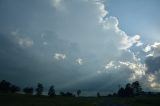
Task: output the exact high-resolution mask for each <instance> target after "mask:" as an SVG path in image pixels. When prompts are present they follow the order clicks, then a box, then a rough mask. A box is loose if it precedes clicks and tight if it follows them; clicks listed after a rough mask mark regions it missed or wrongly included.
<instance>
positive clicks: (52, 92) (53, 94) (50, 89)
mask: <svg viewBox="0 0 160 106" xmlns="http://www.w3.org/2000/svg"><path fill="white" fill-rule="evenodd" d="M55 95H56V93H55V89H54V86H53V85H52V86H51V87H50V88H49V90H48V96H55Z"/></svg>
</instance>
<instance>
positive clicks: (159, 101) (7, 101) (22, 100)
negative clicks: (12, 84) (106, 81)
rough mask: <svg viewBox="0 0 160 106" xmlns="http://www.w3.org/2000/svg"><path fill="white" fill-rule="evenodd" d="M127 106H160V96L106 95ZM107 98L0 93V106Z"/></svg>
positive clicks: (77, 105) (64, 105) (90, 102)
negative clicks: (127, 96) (125, 96)
mask: <svg viewBox="0 0 160 106" xmlns="http://www.w3.org/2000/svg"><path fill="white" fill-rule="evenodd" d="M107 98H109V99H112V100H113V101H114V102H118V103H120V104H125V105H127V106H160V96H139V97H129V98H120V97H107ZM107 98H104V97H101V98H97V97H63V96H55V97H48V96H30V95H22V94H0V106H95V104H98V103H100V102H103V101H104V100H105V99H106V100H107Z"/></svg>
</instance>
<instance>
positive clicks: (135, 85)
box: [132, 81, 142, 96]
mask: <svg viewBox="0 0 160 106" xmlns="http://www.w3.org/2000/svg"><path fill="white" fill-rule="evenodd" d="M132 88H133V93H134V95H135V96H138V95H140V94H141V93H142V88H141V85H140V83H139V81H135V82H133V83H132Z"/></svg>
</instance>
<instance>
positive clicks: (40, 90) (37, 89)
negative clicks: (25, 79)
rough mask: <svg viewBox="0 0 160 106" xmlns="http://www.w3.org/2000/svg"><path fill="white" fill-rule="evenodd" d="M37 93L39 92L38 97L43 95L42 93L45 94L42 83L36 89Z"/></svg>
mask: <svg viewBox="0 0 160 106" xmlns="http://www.w3.org/2000/svg"><path fill="white" fill-rule="evenodd" d="M36 92H37V95H38V96H39V95H42V92H43V85H42V84H41V83H38V84H37V88H36Z"/></svg>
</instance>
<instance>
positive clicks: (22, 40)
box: [18, 38, 34, 48]
mask: <svg viewBox="0 0 160 106" xmlns="http://www.w3.org/2000/svg"><path fill="white" fill-rule="evenodd" d="M18 44H19V45H20V46H21V47H23V48H28V47H32V45H33V44H34V43H33V40H31V39H30V38H18Z"/></svg>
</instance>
